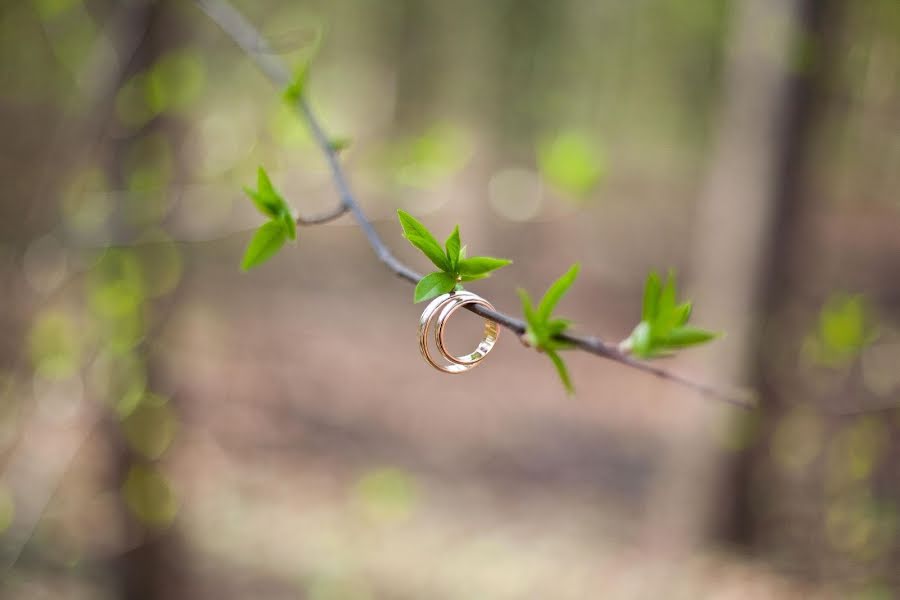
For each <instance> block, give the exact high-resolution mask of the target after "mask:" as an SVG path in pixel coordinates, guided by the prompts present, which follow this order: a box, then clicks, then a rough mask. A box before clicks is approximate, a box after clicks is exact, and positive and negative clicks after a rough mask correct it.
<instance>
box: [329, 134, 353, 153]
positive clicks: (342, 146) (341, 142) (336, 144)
mask: <svg viewBox="0 0 900 600" xmlns="http://www.w3.org/2000/svg"><path fill="white" fill-rule="evenodd" d="M352 143H353V140H352V139H350V138H348V137H333V138H331V139H330V140H328V148H329V150H331V151H332V152H340V151H341V150H346V149H347V148H349V147H350V144H352Z"/></svg>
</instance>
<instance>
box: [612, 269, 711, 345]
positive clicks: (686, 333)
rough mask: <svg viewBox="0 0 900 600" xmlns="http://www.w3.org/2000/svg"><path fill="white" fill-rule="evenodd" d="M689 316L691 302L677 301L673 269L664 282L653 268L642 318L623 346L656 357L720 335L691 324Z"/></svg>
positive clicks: (648, 282) (649, 276)
mask: <svg viewBox="0 0 900 600" xmlns="http://www.w3.org/2000/svg"><path fill="white" fill-rule="evenodd" d="M690 316H691V303H690V302H683V303H681V304H678V303H677V302H676V288H675V274H674V273H672V272H671V271H670V272H669V275H668V277H667V278H666V281H665V283H663V281H662V279H661V278H660V276H659V274H658V273H656V272H651V273H650V275H648V276H647V283H646V284H645V286H644V302H643V308H642V310H641V322H640V323H638V325H637V326H636V327H635V328H634V330H633V331H632V332H631V335H630V336H629V337H628V338H627V339H626V340H625V341H624V342H623V343H622V347H623V349H624V350H626V351H630V352H633V353H634V354H635V355H636V356H639V357H641V358H657V357H659V356H665V355H668V354H670V353H671V352H672V351H673V350H677V349H679V348H687V347H689V346H697V345H699V344H705V343H706V342H709V341H710V340H713V339H715V338H716V337H718V335H719V334H717V333H714V332H712V331H706V330H704V329H699V328H697V327H691V326H690V325H688V324H687V322H688V319H689V318H690Z"/></svg>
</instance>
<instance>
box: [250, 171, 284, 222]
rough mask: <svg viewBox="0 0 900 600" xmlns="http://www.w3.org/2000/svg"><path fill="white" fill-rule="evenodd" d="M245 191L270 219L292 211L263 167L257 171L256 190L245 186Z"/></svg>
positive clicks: (260, 210)
mask: <svg viewBox="0 0 900 600" xmlns="http://www.w3.org/2000/svg"><path fill="white" fill-rule="evenodd" d="M244 192H245V193H246V194H247V195H248V196H250V199H251V200H253V203H254V204H255V205H256V208H257V209H259V212H261V213H262V214H264V215H265V216H267V217H269V218H270V219H278V218H280V217H281V215H282V214H284V213H290V212H291V209H290V207H289V206H288V205H287V202H285V201H284V198H282V197H281V195H280V194H279V193H278V192H277V191H276V190H275V188H274V187H273V186H272V181H271V180H270V179H269V174H268V173H266V170H265V169H264V168H262V167H259V169H258V171H257V175H256V190H251V189H250V188H248V187H245V188H244Z"/></svg>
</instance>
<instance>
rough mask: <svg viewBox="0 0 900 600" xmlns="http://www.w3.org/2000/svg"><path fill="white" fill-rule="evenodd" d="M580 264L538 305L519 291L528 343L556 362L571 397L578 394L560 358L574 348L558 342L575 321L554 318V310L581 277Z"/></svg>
mask: <svg viewBox="0 0 900 600" xmlns="http://www.w3.org/2000/svg"><path fill="white" fill-rule="evenodd" d="M579 269H580V265H578V263H576V264H574V265H572V267H571V268H570V269H569V270H568V271H566V272H565V273H564V274H563V276H562V277H560V278H559V279H557V280H556V281H554V282H553V284H552V285H551V286H550V287H549V288H548V289H547V292H546V293H545V294H544V297H543V298H541V301H540V302H538V304H537V306H535V304H534V302H532V300H531V297H530V296H529V295H528V292H526V291H525V290H523V289H519V298H521V300H522V312H523V313H524V314H525V326H526V327H525V336H524V338H523V339H524V341H525V343H526V344H528V345H529V346H531V347H533V348H535V349H537V350H538V351H540V352H543V353H544V354H546V355H547V356H548V357H550V360H551V361H552V362H553V366H554V367H556V372H557V373H558V374H559V378H560V380H562V383H563V385H564V386H565V388H566V391H567V392H568V393H570V394H574V393H575V388H574V386H573V385H572V378H571V377H569V370H568V368H566V363H565V361H563V359H562V357H561V356H560V355H559V350H566V349H568V348H571V347H572V345H571V344H570V343H568V342H565V341H563V340H560V339H558V337H557V336H559V335H560V334H561V333H563V332H564V331H565V330H566V329H568V328H569V327H570V326H571V325H572V322H571V321H570V320H568V319H562V318H559V317H554V316H553V309H554V308H556V305H557V304H559V301H560V300H561V299H562V297H563V296H565V294H566V292H568V291H569V288H570V287H572V284H573V283H575V278H577V277H578V271H579Z"/></svg>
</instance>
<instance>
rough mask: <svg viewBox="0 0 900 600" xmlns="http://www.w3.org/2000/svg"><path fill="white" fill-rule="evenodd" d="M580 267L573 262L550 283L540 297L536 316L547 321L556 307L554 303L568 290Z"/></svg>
mask: <svg viewBox="0 0 900 600" xmlns="http://www.w3.org/2000/svg"><path fill="white" fill-rule="evenodd" d="M580 269H581V265H579V264H578V263H575V264H574V265H572V266H571V267H570V268H569V270H568V271H566V272H565V273H564V274H563V275H562V277H560V278H559V279H557V280H556V281H554V282H553V284H551V285H550V287H549V288H548V289H547V292H546V293H545V294H544V297H543V298H541V302H540V304H538V308H537V317H538V319H539V320H540V321H542V322H543V321H547V320H548V319H549V318H550V314H551V313H552V312H553V309H554V308H556V305H557V304H558V303H559V301H560V300H561V299H562V297H563V296H564V295H565V294H566V292H567V291H569V288H570V287H572V284H573V283H575V278H576V277H578V271H579V270H580Z"/></svg>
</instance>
